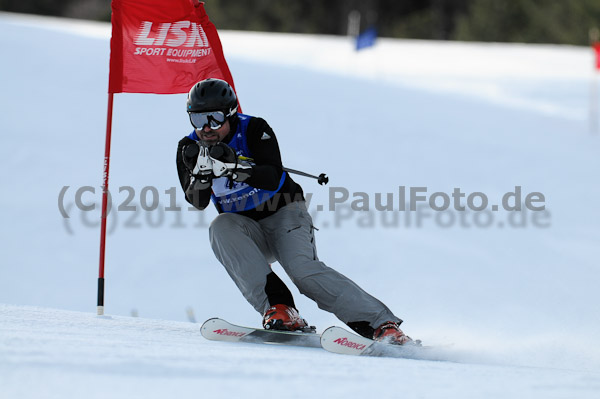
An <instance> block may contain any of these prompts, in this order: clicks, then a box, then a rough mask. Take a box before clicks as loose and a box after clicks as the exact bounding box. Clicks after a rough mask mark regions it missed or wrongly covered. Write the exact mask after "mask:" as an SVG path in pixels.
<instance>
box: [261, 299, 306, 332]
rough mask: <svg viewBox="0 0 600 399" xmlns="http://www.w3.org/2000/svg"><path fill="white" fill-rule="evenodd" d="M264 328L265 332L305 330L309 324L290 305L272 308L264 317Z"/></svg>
mask: <svg viewBox="0 0 600 399" xmlns="http://www.w3.org/2000/svg"><path fill="white" fill-rule="evenodd" d="M263 327H264V328H265V330H287V331H296V330H303V331H304V330H305V329H307V328H309V327H308V323H306V320H304V319H303V318H302V317H300V314H299V313H298V311H297V310H296V309H294V308H293V307H291V306H288V305H275V306H271V307H270V308H269V309H267V311H266V312H265V315H264V316H263Z"/></svg>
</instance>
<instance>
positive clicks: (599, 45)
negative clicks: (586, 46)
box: [592, 42, 600, 69]
mask: <svg viewBox="0 0 600 399" xmlns="http://www.w3.org/2000/svg"><path fill="white" fill-rule="evenodd" d="M592 48H593V49H594V53H595V54H596V69H600V42H594V43H592Z"/></svg>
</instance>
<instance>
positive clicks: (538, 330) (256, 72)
mask: <svg viewBox="0 0 600 399" xmlns="http://www.w3.org/2000/svg"><path fill="white" fill-rule="evenodd" d="M0 33H1V34H0V42H1V46H0V48H1V49H2V51H3V55H2V62H0V74H1V76H2V92H1V94H0V109H1V110H2V111H1V115H2V116H1V118H0V131H1V132H2V135H1V136H0V140H1V145H0V162H1V166H2V167H1V168H0V177H1V182H2V194H3V195H2V196H1V197H0V205H1V206H0V212H2V213H1V218H2V219H1V220H2V223H0V240H1V242H2V245H1V248H2V253H1V257H0V259H2V261H1V263H0V397H2V398H40V397H44V398H46V397H48V398H54V397H56V398H81V397H90V398H94V397H111V398H121V397H122V398H125V397H127V398H132V397H133V398H135V397H143V398H159V397H160V398H163V397H199V396H201V397H235V396H244V397H265V396H269V395H277V396H279V395H283V394H284V395H285V396H289V397H325V396H327V397H373V396H378V395H387V396H389V394H390V392H398V395H400V394H401V395H402V397H408V398H411V397H440V398H442V397H443V398H465V397H467V398H468V397H473V398H481V397H486V398H487V397H491V398H493V397H498V398H505V397H511V398H514V397H527V398H544V399H545V398H579V397H583V398H588V397H589V398H597V397H598V396H600V346H599V345H598V341H599V338H600V307H599V306H598V303H600V291H599V290H598V283H599V281H600V268H599V266H598V259H600V234H599V226H600V209H599V208H598V206H597V205H596V204H597V199H598V198H599V197H600V179H599V171H600V134H599V133H598V131H597V130H598V128H597V126H598V123H597V120H596V119H591V116H593V115H595V109H594V104H595V105H596V106H597V103H594V101H595V97H596V95H597V87H596V86H597V84H598V82H597V76H595V75H594V72H593V69H592V66H593V58H592V52H591V51H590V50H589V49H587V48H582V47H572V46H550V45H544V46H540V45H520V44H510V45H509V44H482V43H456V42H454V43H449V42H429V41H416V40H389V39H381V40H379V41H378V43H377V45H376V46H375V47H373V48H371V49H367V50H364V51H361V52H359V53H356V52H355V51H354V50H353V46H352V43H351V41H350V40H349V39H346V38H341V37H326V36H310V35H283V34H268V33H248V32H227V31H225V32H221V39H222V42H223V47H224V50H225V55H226V57H227V60H228V63H229V66H230V68H231V71H232V73H233V76H234V78H235V83H236V87H237V91H238V95H239V97H240V100H241V105H242V107H243V111H244V112H245V113H247V114H250V115H257V116H262V117H264V118H265V119H266V120H267V121H268V122H269V124H270V125H271V126H272V127H273V129H274V131H275V133H276V134H277V137H278V141H279V145H280V147H281V151H282V155H283V160H284V164H285V166H287V167H290V168H294V169H300V170H303V171H306V172H309V173H312V174H319V173H321V172H325V173H327V174H328V176H329V177H330V183H329V185H328V186H319V185H317V184H316V182H315V181H314V180H311V179H307V178H304V177H294V179H295V180H296V181H297V182H299V183H300V184H301V185H302V186H303V188H304V190H305V192H306V193H307V197H309V199H310V205H309V210H310V211H311V213H312V214H313V219H314V224H315V226H316V227H317V228H319V231H318V232H317V244H318V249H319V257H320V258H321V259H322V260H324V261H325V262H326V263H327V264H328V265H330V266H332V267H334V268H336V269H338V270H339V271H341V272H342V273H344V274H346V275H348V276H349V277H350V278H352V279H353V280H354V281H356V282H357V283H358V284H359V285H361V286H362V287H363V288H365V289H366V290H367V291H368V292H370V293H372V294H373V295H375V296H376V297H378V298H379V299H381V300H382V301H383V302H384V303H386V304H387V305H388V306H389V307H390V308H391V309H392V310H393V311H394V312H395V313H396V314H397V315H398V316H399V317H401V318H402V319H404V323H403V329H404V330H405V331H406V332H407V333H408V334H409V335H411V336H413V337H415V338H420V339H421V340H423V342H425V343H427V344H429V345H433V346H438V347H439V348H443V350H444V353H445V356H446V358H447V360H446V361H437V362H432V361H424V360H421V361H418V360H402V359H373V358H356V357H350V356H341V355H334V354H330V353H327V352H325V351H323V350H320V349H310V348H308V349H307V348H292V347H284V346H270V345H269V346H267V345H253V344H231V343H215V342H210V341H206V340H204V339H203V338H202V337H201V336H200V334H199V324H197V323H192V322H190V321H189V320H188V317H189V316H188V315H190V314H192V313H193V316H194V317H195V319H196V320H197V321H198V322H201V321H203V320H205V319H208V318H210V317H214V316H219V317H222V318H224V319H227V320H229V321H231V322H234V323H237V324H242V325H249V326H258V325H259V322H260V315H258V314H257V313H256V312H255V311H254V310H253V309H252V308H251V307H250V306H249V305H248V304H247V303H246V302H245V300H244V299H243V297H242V296H241V295H240V294H239V292H238V291H237V289H236V287H235V285H234V284H233V283H232V282H231V281H230V279H229V278H228V276H227V274H226V272H225V271H224V269H223V268H222V266H221V265H220V264H219V263H218V261H217V260H216V259H215V258H214V255H213V254H212V250H211V248H210V245H209V243H208V225H209V224H210V221H211V220H212V218H214V216H215V215H216V211H215V210H214V209H210V210H207V211H205V212H196V211H190V210H188V209H187V204H185V201H184V200H183V194H182V192H181V190H180V188H179V187H178V185H179V183H178V180H177V175H176V171H175V161H174V159H175V148H176V144H177V141H178V140H179V139H180V138H181V137H182V136H184V135H186V134H188V133H189V132H190V131H191V127H190V125H189V121H188V118H187V116H186V114H185V112H184V106H185V98H186V96H185V94H179V95H168V96H159V95H141V94H117V95H116V96H115V105H114V116H113V140H112V153H111V168H110V188H111V193H112V199H113V204H114V208H115V209H116V211H114V212H111V214H110V216H109V234H108V239H107V252H106V256H107V258H106V314H107V316H105V317H98V316H96V315H95V310H96V309H95V305H96V279H97V273H98V247H99V244H98V242H99V204H100V199H101V190H100V185H101V181H102V167H103V154H104V135H105V129H106V103H107V94H106V91H107V86H108V60H109V52H110V48H109V39H110V25H109V24H102V23H92V22H84V21H73V20H64V19H57V18H41V17H30V16H22V15H17V14H8V13H2V14H0ZM592 111H594V112H592ZM517 186H518V187H520V190H521V192H522V200H523V201H524V200H525V197H526V196H527V195H528V194H529V193H540V194H542V195H543V204H544V205H545V209H544V210H543V211H531V210H527V211H523V212H508V211H505V210H504V209H503V208H502V206H500V209H499V210H498V211H490V210H486V211H483V212H474V211H469V210H467V211H457V210H454V208H453V207H452V206H450V208H449V209H448V210H447V211H443V212H441V211H440V212H438V211H434V210H433V209H431V208H426V207H425V208H423V207H419V210H418V211H415V212H399V211H398V207H399V205H400V203H401V197H402V196H401V192H402V187H404V188H405V189H406V191H407V198H408V191H409V190H410V188H411V187H423V188H426V190H427V195H428V196H431V195H432V194H433V193H436V192H439V193H445V194H446V195H447V196H449V197H450V198H452V193H453V190H455V189H456V188H459V189H460V191H461V192H462V193H465V194H466V195H465V197H463V198H462V199H461V201H462V204H463V205H464V204H465V203H466V202H467V197H469V195H470V194H472V193H476V192H479V193H484V194H485V195H486V196H487V198H488V199H489V207H490V208H491V206H492V205H501V204H502V197H503V195H504V194H506V193H509V192H515V191H516V189H515V187H517ZM84 189H87V190H88V191H83V190H84ZM92 189H94V190H95V193H92V192H91V190H92ZM78 191H79V194H81V195H80V197H81V202H82V204H79V206H78V205H77V203H76V200H77V197H78V195H77V192H78ZM344 193H347V194H348V199H347V200H345V201H339V202H340V203H336V201H337V200H336V198H341V197H342V196H343V195H344ZM420 195H423V193H420ZM130 196H131V202H127V201H128V200H129V197H130ZM153 198H157V199H158V201H159V206H158V207H157V209H155V210H153V211H147V210H145V209H144V208H149V206H148V204H150V203H152V199H153ZM387 198H391V201H390V202H389V203H390V204H392V205H393V207H394V210H393V211H382V210H378V209H377V208H378V203H379V204H381V202H382V201H383V202H384V203H385V201H386V199H387ZM442 199H443V195H438V200H439V202H438V203H437V204H438V205H439V204H440V203H441V201H442ZM353 201H354V202H353ZM378 201H379V202H378ZM475 203H476V204H479V199H476V200H475ZM93 204H95V205H96V207H95V209H94V210H91V211H82V210H81V209H80V208H82V206H81V205H93ZM352 204H353V205H354V207H355V208H357V207H359V208H360V207H362V209H366V208H365V206H366V205H368V206H369V210H368V211H367V210H363V211H357V210H352V208H351V205H352ZM424 204H425V205H426V202H425V203H424ZM538 205H539V203H538ZM128 206H134V207H135V210H133V211H128V210H127V208H128ZM175 206H179V207H181V208H182V209H181V210H180V211H174V210H172V209H174V208H175ZM331 206H335V211H330V207H331ZM119 207H120V208H121V209H118V208H119ZM379 208H381V207H379ZM65 215H68V216H69V217H68V218H65V217H64V216H65ZM273 268H274V270H275V271H276V272H277V273H278V274H279V275H280V276H282V278H283V279H284V280H285V281H286V282H288V283H289V285H290V286H292V284H291V283H290V282H289V279H288V278H287V276H285V274H284V273H283V271H282V269H281V267H280V266H279V265H277V264H274V265H273ZM292 290H293V292H294V294H295V298H296V303H297V305H298V308H299V310H300V312H301V314H302V315H303V317H305V318H306V319H307V320H308V321H309V322H310V323H311V324H314V325H316V326H317V327H318V329H319V331H322V330H323V329H324V328H326V327H327V326H329V325H334V324H337V325H340V324H342V323H341V322H340V321H339V320H337V319H336V318H335V317H334V316H333V315H331V314H329V313H326V312H324V311H322V310H319V309H318V308H317V306H316V305H315V304H314V303H313V302H312V301H310V300H309V299H308V298H305V297H303V296H301V295H300V294H299V293H298V292H297V290H296V289H295V288H293V287H292ZM132 315H139V316H140V317H131V316H132Z"/></svg>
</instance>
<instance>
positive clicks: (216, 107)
mask: <svg viewBox="0 0 600 399" xmlns="http://www.w3.org/2000/svg"><path fill="white" fill-rule="evenodd" d="M237 106H238V103H237V96H236V95H235V92H234V91H233V89H232V88H231V86H229V84H228V83H227V82H226V81H224V80H221V79H214V78H210V79H205V80H201V81H200V82H198V83H196V84H195V85H194V87H192V89H191V90H190V92H189V93H188V98H187V112H207V111H223V112H224V113H225V116H227V117H231V116H233V115H235V113H236V112H237Z"/></svg>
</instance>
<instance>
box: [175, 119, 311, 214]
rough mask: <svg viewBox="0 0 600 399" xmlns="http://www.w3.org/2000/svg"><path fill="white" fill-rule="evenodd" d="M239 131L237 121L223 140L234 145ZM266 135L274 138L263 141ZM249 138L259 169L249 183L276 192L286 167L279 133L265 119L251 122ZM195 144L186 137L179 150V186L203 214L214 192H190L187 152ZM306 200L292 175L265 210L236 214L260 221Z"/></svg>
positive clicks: (263, 207)
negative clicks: (277, 134) (233, 138)
mask: <svg viewBox="0 0 600 399" xmlns="http://www.w3.org/2000/svg"><path fill="white" fill-rule="evenodd" d="M236 129H237V119H234V120H233V123H231V131H230V133H229V134H228V135H227V137H225V139H224V140H223V142H224V143H229V141H231V138H232V137H233V135H234V134H235V132H236ZM264 133H266V134H267V135H269V136H270V137H271V138H270V139H266V140H261V138H262V137H263V134H264ZM246 138H247V143H248V149H249V150H250V152H251V153H252V159H253V163H254V164H255V165H254V166H253V168H252V176H251V177H249V178H248V179H247V180H246V181H245V183H247V184H248V185H249V186H251V187H255V188H259V189H264V190H268V191H273V190H276V189H277V187H278V186H279V182H280V180H281V174H282V173H283V165H282V162H281V153H280V151H279V145H278V144H277V138H276V137H275V133H273V129H271V127H270V126H269V125H268V123H267V122H266V121H265V120H264V119H262V118H255V117H252V118H251V119H250V121H249V122H248V128H247V130H246ZM191 143H194V140H192V139H190V138H189V137H184V138H183V139H181V140H180V141H179V145H178V146H177V173H178V174H179V182H180V183H181V187H182V188H183V191H184V193H185V192H188V194H187V195H186V196H185V199H186V201H187V202H189V203H190V204H192V205H193V206H194V207H196V208H197V209H200V210H203V209H205V208H206V207H207V206H208V203H209V202H210V196H211V194H212V190H211V189H210V188H209V189H206V190H196V192H192V193H190V192H189V191H188V190H186V189H187V188H188V186H189V185H190V180H191V175H190V172H189V171H188V169H187V168H186V167H185V165H184V164H183V149H184V148H185V146H187V145H189V144H191ZM303 200H304V194H303V192H302V187H300V185H299V184H297V183H296V182H295V181H293V180H292V178H291V177H290V176H289V174H288V175H287V176H286V178H285V181H284V183H283V185H282V186H281V189H280V190H279V191H278V192H277V194H276V195H275V196H274V197H273V201H272V202H270V203H267V204H261V205H262V206H260V205H259V207H257V208H254V209H250V210H247V211H242V212H236V213H238V214H240V215H244V216H248V217H250V218H252V219H254V220H260V219H263V218H265V217H267V216H269V215H272V214H273V213H275V212H276V211H277V210H278V209H280V208H281V207H283V206H285V205H287V204H289V203H291V202H294V201H303ZM217 210H218V212H219V213H222V212H223V210H222V209H221V208H220V206H217Z"/></svg>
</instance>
